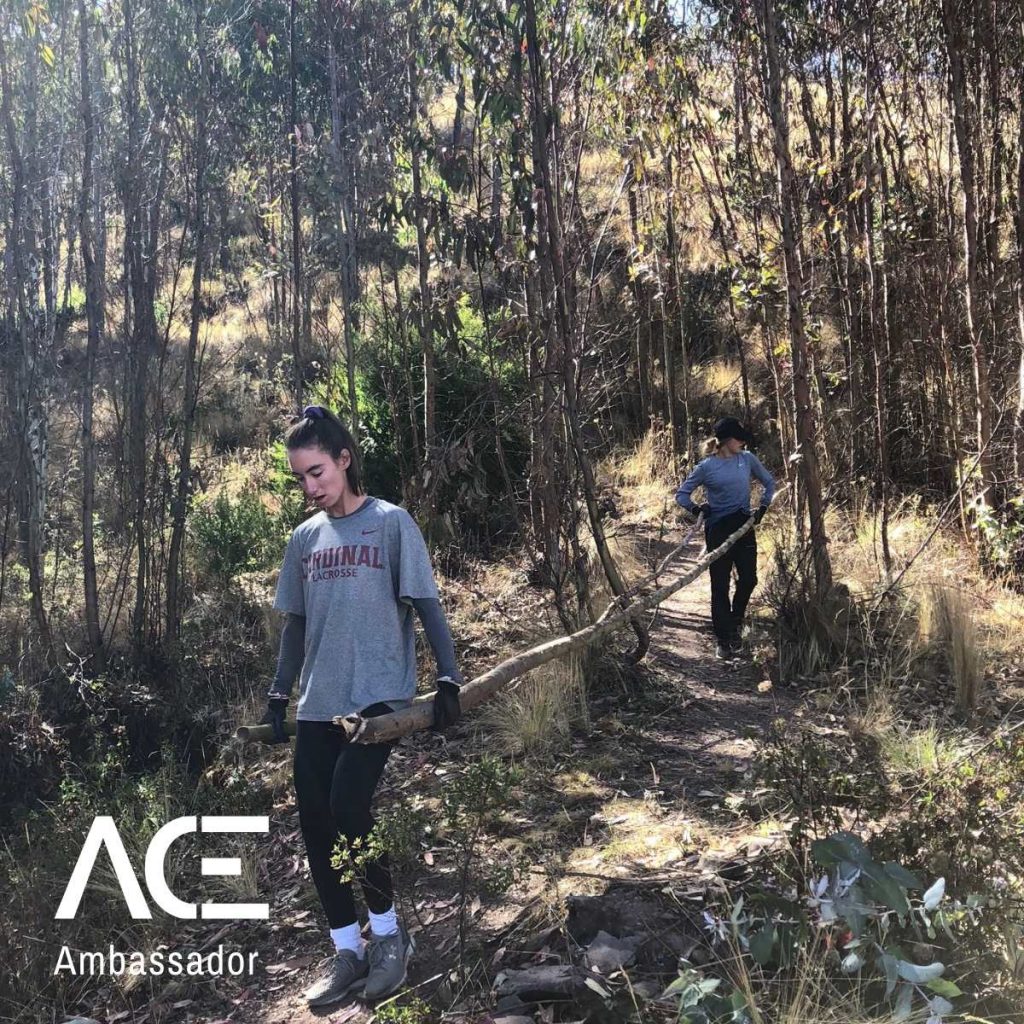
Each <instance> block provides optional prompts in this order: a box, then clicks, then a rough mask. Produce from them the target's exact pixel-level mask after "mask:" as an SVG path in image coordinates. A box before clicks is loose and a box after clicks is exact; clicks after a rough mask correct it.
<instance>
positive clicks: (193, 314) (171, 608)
mask: <svg viewBox="0 0 1024 1024" xmlns="http://www.w3.org/2000/svg"><path fill="white" fill-rule="evenodd" d="M202 10H203V7H202V4H196V7H195V30H196V47H197V56H198V73H199V81H198V83H197V96H196V122H195V161H196V180H195V211H194V216H195V220H194V224H195V227H194V229H193V237H194V239H195V254H194V256H193V261H194V262H193V264H192V305H191V309H190V310H189V330H188V348H187V350H186V352H185V393H184V395H183V396H182V409H181V447H180V448H179V450H178V480H177V486H176V488H175V494H174V500H173V505H172V512H171V540H170V545H169V547H168V553H167V575H166V584H165V586H166V591H167V593H166V598H165V608H166V620H165V626H164V637H165V639H166V642H167V643H168V644H169V645H170V647H171V648H172V649H174V648H176V647H177V639H178V631H179V626H180V622H179V619H180V608H179V605H180V593H181V579H180V576H181V562H182V549H183V546H184V542H185V517H186V513H187V511H188V496H189V491H190V490H191V477H192V432H193V428H194V424H195V415H196V353H197V351H198V348H199V325H200V322H201V320H202V293H203V268H204V267H205V266H206V238H207V223H206V220H207V218H206V206H207V200H206V172H207V163H208V161H209V138H208V126H209V81H208V60H209V58H208V54H207V51H206V28H205V25H204V24H203V17H202Z"/></svg>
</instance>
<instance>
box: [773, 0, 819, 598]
mask: <svg viewBox="0 0 1024 1024" xmlns="http://www.w3.org/2000/svg"><path fill="white" fill-rule="evenodd" d="M758 13H759V14H760V16H761V18H762V25H763V28H764V47H765V58H766V63H767V70H768V82H767V86H768V89H767V93H768V107H769V111H770V114H771V120H772V130H773V143H774V148H775V161H776V165H777V168H778V177H779V200H780V215H781V220H782V250H783V258H784V262H785V267H786V295H787V300H788V301H787V309H788V313H789V335H790V343H791V345H792V350H793V420H794V425H795V428H796V438H797V444H798V445H799V449H800V477H801V480H802V482H803V485H804V492H805V495H806V498H807V510H808V514H809V517H810V534H811V547H812V557H813V559H814V574H815V581H816V584H817V590H818V593H819V594H824V593H826V592H827V591H829V590H830V589H831V587H832V563H831V560H830V558H829V551H828V537H827V536H826V533H825V508H824V501H823V497H822V487H821V475H820V471H819V468H818V450H817V427H816V425H815V422H814V407H813V405H812V400H811V390H810V381H809V379H808V369H809V352H808V342H807V333H806V329H805V326H804V312H803V298H802V292H803V282H802V279H801V276H802V275H801V269H800V254H799V250H798V242H797V235H796V218H795V216H794V206H795V204H796V201H797V197H796V194H795V190H796V185H795V181H794V172H793V162H792V156H791V154H790V149H789V124H788V122H787V120H786V113H785V109H784V107H783V100H782V71H781V67H780V62H779V49H778V27H777V23H776V15H775V4H774V0H760V3H759V8H758Z"/></svg>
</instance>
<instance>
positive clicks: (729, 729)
mask: <svg viewBox="0 0 1024 1024" xmlns="http://www.w3.org/2000/svg"><path fill="white" fill-rule="evenodd" d="M660 546H662V545H659V544H658V543H657V542H655V541H653V540H652V541H651V543H650V547H651V551H650V556H651V560H652V562H653V561H654V559H655V555H656V554H657V553H658V552H657V551H656V550H655V549H656V548H659V547H660ZM699 550H700V545H699V543H697V542H694V544H693V545H692V547H691V550H690V551H689V552H688V553H687V554H688V555H689V556H690V557H696V556H697V555H698V553H699ZM666 551H667V548H666ZM663 553H664V552H662V554H663ZM682 571H683V569H682V568H680V567H674V568H671V569H670V570H669V571H668V572H667V573H666V580H665V581H667V578H671V577H672V576H673V575H674V574H675V573H681V572H682ZM756 600H757V597H756V594H755V598H754V601H755V603H756ZM709 604H710V586H709V580H708V577H707V575H706V574H705V575H704V576H703V577H701V578H700V579H699V580H697V581H696V582H694V583H693V584H691V585H690V586H688V587H686V588H684V589H683V590H681V591H680V592H678V593H676V594H675V595H673V597H672V598H670V599H669V600H668V601H666V602H664V603H663V604H662V605H661V607H660V609H659V610H658V612H657V614H656V616H655V618H654V620H653V623H652V629H651V639H652V644H651V650H650V653H649V654H648V658H647V669H648V672H649V678H650V681H651V682H650V686H645V687H644V689H643V691H642V692H640V693H636V692H634V693H630V694H622V693H616V694H609V695H606V696H605V697H602V698H598V699H597V700H596V701H595V702H594V708H593V711H592V727H591V731H590V733H589V735H587V736H586V737H585V738H583V739H581V740H577V741H575V742H574V743H573V744H572V747H573V749H572V750H571V751H567V752H566V754H565V756H564V757H563V758H560V759H558V762H557V763H556V764H555V765H554V766H553V767H552V768H551V770H550V771H549V772H548V773H547V775H546V777H542V778H541V779H539V780H533V783H532V784H531V787H530V791H529V792H528V793H526V794H525V795H524V797H523V805H522V806H521V807H518V808H516V809H515V812H516V813H515V814H514V815H513V817H515V818H516V819H517V821H518V822H519V825H518V826H516V827H513V828H512V830H511V831H512V833H513V834H515V835H517V837H518V838H519V839H521V840H522V841H523V842H524V843H525V844H526V846H527V848H528V849H529V850H530V851H531V852H532V853H533V854H535V855H536V854H541V853H543V859H544V861H545V869H544V870H545V871H546V875H544V877H537V876H536V875H535V876H533V879H532V885H527V886H526V887H524V888H522V891H519V892H517V893H516V894H515V895H514V896H513V897H509V898H506V899H504V900H495V901H491V902H490V903H488V902H487V900H486V899H485V900H484V902H483V904H482V905H481V906H480V909H479V911H478V913H477V915H476V921H475V926H474V927H475V932H476V937H477V940H478V941H482V942H483V948H484V951H485V957H484V960H483V961H482V962H483V963H485V964H487V965H488V967H489V969H490V971H491V972H492V973H495V972H497V971H498V970H501V969H504V968H506V967H513V968H514V967H517V966H523V965H524V964H528V963H534V962H537V946H536V939H535V937H533V938H531V936H530V935H529V931H530V929H531V927H532V928H533V929H534V931H536V923H537V922H536V915H535V913H534V914H533V916H531V911H534V912H535V911H536V906H537V904H538V902H539V901H546V902H547V904H548V905H549V906H555V907H557V906H558V905H562V906H564V905H565V904H566V903H567V902H568V903H571V902H572V901H573V899H574V898H577V897H579V896H580V895H582V896H583V897H584V898H586V899H594V898H595V897H596V898H597V899H599V900H600V899H606V900H608V901H609V902H608V904H607V906H606V907H603V909H602V906H603V905H601V904H597V905H596V906H597V907H598V909H597V911H595V910H594V905H588V906H589V908H590V909H589V910H588V911H587V913H588V914H590V915H591V916H593V913H595V912H596V913H597V915H598V919H600V917H601V914H603V913H611V914H613V915H614V914H616V913H618V912H619V911H620V910H622V908H627V910H628V909H629V908H630V906H632V902H635V899H634V897H635V895H636V894H639V893H643V892H645V891H651V892H653V891H656V890H654V889H648V887H649V886H650V883H652V882H659V883H662V884H663V883H664V882H665V880H666V879H669V880H671V883H672V885H678V886H681V887H684V888H685V887H686V886H687V885H691V886H700V885H706V884H707V883H708V881H709V879H710V878H711V877H712V876H713V875H714V874H715V872H716V871H717V870H719V869H720V868H721V867H722V866H723V865H725V864H730V863H731V864H735V863H736V861H737V859H738V860H739V861H741V862H742V861H743V860H744V858H745V857H747V856H753V855H754V854H756V852H757V851H758V850H760V849H761V848H763V846H764V845H766V844H770V842H771V841H772V838H771V836H765V835H764V833H763V832H761V831H758V830H757V829H756V828H755V827H754V825H753V823H750V822H747V823H746V825H744V823H743V821H742V820H741V818H740V817H738V816H737V814H736V813H735V812H734V811H732V810H730V808H729V807H728V806H727V804H728V797H729V794H730V792H731V791H733V790H735V789H737V788H739V787H742V785H743V776H744V773H745V772H746V771H747V769H748V768H749V766H750V763H751V758H752V756H753V753H754V750H755V738H756V737H757V736H759V735H761V734H762V733H763V732H764V730H765V729H766V728H767V726H768V724H769V723H770V721H771V720H772V719H773V718H775V717H778V716H780V715H786V714H788V713H789V712H790V711H791V710H792V705H793V697H792V696H791V695H790V694H788V693H787V692H786V691H785V690H782V691H780V690H778V689H777V688H771V689H767V688H762V689H761V690H759V688H758V684H759V683H761V682H762V681H763V680H764V679H765V673H764V669H763V667H760V666H759V665H758V664H757V663H756V661H755V660H754V659H752V658H750V657H748V658H745V659H744V660H742V661H739V662H736V663H723V662H720V661H716V660H715V658H714V644H713V640H712V638H711V634H710V620H709V614H708V609H709ZM624 635H625V634H624ZM471 728H472V723H471V722H470V723H469V724H467V726H465V727H460V730H459V735H458V736H456V737H455V739H454V740H453V741H450V742H449V743H448V744H447V746H444V747H442V746H441V741H439V740H438V739H437V738H436V737H431V736H427V735H421V736H418V737H415V738H412V739H411V740H408V741H406V742H404V743H403V744H402V745H401V746H400V747H399V748H398V749H397V750H396V752H395V754H394V755H393V758H392V763H391V765H390V766H389V769H388V775H387V781H386V783H385V786H386V788H387V787H393V786H396V785H398V781H397V780H399V779H403V780H405V781H404V782H403V783H402V785H403V787H407V786H411V787H413V788H418V787H419V786H421V785H425V786H427V787H428V788H431V787H433V786H435V785H437V784H442V785H443V779H442V780H440V783H439V780H438V778H436V777H435V776H436V775H437V768H438V767H442V768H443V769H444V770H446V771H447V770H458V764H459V761H460V758H461V748H462V747H463V746H466V748H467V749H466V754H467V756H473V750H472V747H473V744H471V743H468V741H467V740H466V736H467V735H468V733H469V732H470V730H471ZM424 769H425V771H424ZM410 774H412V775H416V781H413V782H410V781H409V777H410ZM568 779H572V780H576V781H573V782H572V783H570V782H567V781H566V780H568ZM581 779H582V780H583V782H581V783H579V784H578V785H577V782H578V781H579V780H581ZM574 787H575V788H574ZM435 791H436V790H435ZM386 800H387V792H386V791H385V793H384V794H383V795H382V801H386ZM275 817H276V818H277V819H278V821H279V822H280V824H281V827H280V828H279V829H278V832H277V841H278V842H279V843H280V844H281V847H283V849H281V850H280V851H277V852H275V853H274V855H273V856H274V857H275V858H276V859H278V860H279V861H281V862H284V861H290V863H291V867H290V868H289V869H288V879H287V886H286V888H285V889H284V890H283V891H279V893H278V895H279V900H278V903H276V904H273V905H272V910H271V921H276V922H277V925H276V926H275V927H274V928H273V934H270V935H264V936H263V937H262V938H261V939H259V940H256V939H255V937H251V938H250V940H249V943H248V944H249V945H250V946H251V947H252V948H258V949H260V950H261V958H262V964H263V967H264V970H265V969H266V968H267V967H270V968H271V971H272V973H271V974H267V973H263V972H261V973H260V974H257V975H256V977H255V978H254V979H253V983H252V984H251V985H250V986H249V988H248V990H247V991H246V992H243V993H241V997H242V998H241V1000H240V1001H239V1002H236V1003H235V1005H234V1008H233V1009H232V1010H230V1011H229V1012H230V1019H231V1020H233V1021H241V1022H252V1024H255V1022H257V1021H258V1022H260V1024H274V1022H278V1021H280V1022H283V1021H300V1022H301V1021H311V1020H314V1019H317V1018H328V1019H330V1020H331V1021H338V1022H340V1021H353V1022H369V1021H371V1020H372V1019H373V1014H372V1012H371V1011H370V1010H369V1009H367V1008H366V1007H365V1006H362V1005H361V1004H359V1003H343V1004H339V1005H336V1006H334V1007H331V1008H329V1009H327V1010H323V1011H310V1010H308V1009H307V1008H306V1006H305V1004H304V1002H303V1000H302V992H303V990H304V989H305V987H306V986H307V985H308V984H309V983H310V982H311V980H312V977H313V976H314V974H315V971H316V970H317V967H318V964H319V961H320V959H321V958H322V956H323V955H324V954H325V953H326V952H327V950H326V949H325V942H324V934H323V929H322V928H321V927H318V926H317V923H318V921H319V917H320V914H319V910H318V909H317V908H316V904H315V898H314V897H313V896H312V885H311V884H310V883H309V881H308V877H306V873H305V871H304V870H297V869H298V865H300V864H301V863H302V849H301V837H300V836H299V834H298V828H297V826H298V822H297V817H296V816H295V811H294V803H293V798H291V797H289V801H288V805H287V806H286V807H284V808H281V807H279V808H278V809H277V811H276V814H275ZM538 870H539V869H538ZM445 875H446V872H445V870H444V864H443V857H442V855H439V856H438V858H437V862H436V863H434V864H433V866H427V865H426V864H424V865H423V874H422V877H421V878H419V879H418V880H417V881H416V883H415V888H414V890H413V892H412V893H411V894H410V895H411V897H412V898H413V899H415V900H416V901H417V903H418V905H420V906H423V905H424V904H426V905H427V906H436V907H444V906H446V904H445V901H444V899H443V898H442V899H439V897H445V896H447V897H448V898H450V899H454V897H455V894H454V892H453V891H452V889H451V886H450V877H448V878H446V877H444V876H445ZM447 875H448V876H450V875H451V872H450V870H449V871H448V872H447ZM552 879H554V881H552ZM637 898H639V899H640V900H641V903H642V901H643V900H645V899H646V900H648V903H647V904H646V905H642V906H640V907H639V909H636V908H634V910H636V913H639V914H640V915H641V916H644V915H646V916H647V917H650V916H651V915H652V914H653V915H654V916H658V915H659V914H662V911H664V910H665V908H664V907H662V908H660V909H659V908H654V909H652V906H653V905H652V904H650V902H649V901H650V897H646V896H639V897H637ZM300 908H301V909H300ZM666 913H670V914H672V913H674V914H675V915H676V916H677V917H678V916H679V914H680V910H679V908H678V905H677V906H676V907H675V909H674V910H672V911H666ZM427 916H428V919H429V917H434V918H435V919H436V923H434V924H432V925H431V926H430V927H428V928H426V929H422V930H419V931H418V932H417V935H416V938H417V940H418V946H419V952H418V953H417V956H416V958H415V960H414V963H413V965H412V967H411V969H410V985H412V986H416V987H417V989H418V994H420V995H422V996H423V997H424V998H429V996H430V994H431V992H432V991H433V989H434V988H435V987H436V985H437V984H438V979H439V977H441V978H443V976H444V974H445V972H446V970H447V969H448V968H450V966H451V961H452V955H453V953H452V946H453V940H454V928H453V921H452V915H450V914H448V915H447V918H446V915H445V913H444V912H442V910H437V911H435V912H433V913H432V914H428V915H427ZM669 919H670V918H665V917H664V915H662V916H661V917H659V921H660V922H661V924H660V927H662V928H663V929H664V927H665V924H664V922H665V920H669ZM599 923H600V921H599V920H598V924H599ZM598 924H595V925H594V927H595V928H596V927H598ZM687 930H688V931H689V934H690V936H691V941H690V946H689V948H692V946H693V942H694V941H696V940H695V939H694V938H693V936H694V935H697V936H699V933H700V919H699V914H694V915H690V920H689V921H688V922H683V923H682V924H681V925H680V926H679V934H675V935H669V936H668V938H669V939H672V940H674V941H668V942H666V936H665V935H662V936H660V937H659V943H660V953H657V954H655V955H654V956H653V959H652V957H648V961H647V967H648V968H649V975H648V976H649V977H650V979H651V981H650V985H651V986H652V988H656V987H657V985H658V984H661V983H662V982H663V974H662V973H661V972H662V971H664V970H666V969H667V968H666V965H669V966H670V967H671V966H672V965H674V963H675V959H676V957H678V955H680V953H681V952H682V953H685V943H684V940H683V937H682V935H683V933H685V932H686V931H687ZM548 931H551V929H550V928H549V929H548ZM541 932H542V941H544V937H543V929H541ZM577 938H578V937H577ZM546 941H547V945H543V946H542V948H541V953H540V955H541V960H542V961H543V958H544V957H545V956H546V957H547V958H548V959H549V960H550V958H552V957H555V958H558V959H561V960H562V961H565V960H566V959H569V958H570V957H571V956H573V955H574V954H573V953H572V949H575V946H574V943H573V940H572V938H570V937H567V935H561V937H559V934H558V932H557V930H556V931H555V932H554V933H552V936H551V937H549V938H548V939H547V940H546ZM531 943H532V945H533V948H531ZM524 947H525V948H524ZM507 950H517V951H519V952H522V956H521V957H520V958H519V959H518V960H517V959H516V958H515V956H514V954H513V953H509V952H507ZM495 951H497V958H495V955H494V954H495ZM659 956H660V959H659ZM268 957H269V958H270V959H267V958H268ZM641 966H643V965H641ZM224 1016H225V1017H227V1016H228V1014H227V1013H225V1014H224ZM467 1019H469V1018H467ZM485 1019H486V1018H485ZM544 1019H550V1018H544ZM555 1019H559V1018H557V1017H556V1018H555ZM651 1019H652V1020H653V1019H655V1018H653V1017H652V1018H651Z"/></svg>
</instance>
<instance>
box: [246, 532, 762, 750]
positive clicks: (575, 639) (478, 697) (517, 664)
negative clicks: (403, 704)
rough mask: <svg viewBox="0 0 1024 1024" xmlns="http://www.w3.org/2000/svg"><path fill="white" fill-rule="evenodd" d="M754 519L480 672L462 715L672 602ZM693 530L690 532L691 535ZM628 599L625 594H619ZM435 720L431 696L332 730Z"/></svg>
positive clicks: (265, 731)
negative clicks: (594, 616) (658, 583)
mask: <svg viewBox="0 0 1024 1024" xmlns="http://www.w3.org/2000/svg"><path fill="white" fill-rule="evenodd" d="M753 524H754V519H753V516H751V518H750V519H748V520H747V521H746V522H745V523H744V524H743V525H742V526H741V527H740V528H739V529H738V530H736V531H735V532H733V533H731V534H729V536H728V537H726V539H725V540H724V541H723V542H722V543H721V544H720V545H719V546H718V547H717V548H715V549H714V550H713V551H709V552H707V553H706V554H705V555H703V556H702V557H701V558H700V559H699V560H698V561H697V562H696V563H695V564H694V565H693V568H691V569H690V570H689V571H688V572H687V573H685V574H684V575H683V576H681V577H680V578H679V579H677V580H675V581H673V582H672V583H669V584H668V585H667V586H664V587H660V588H659V589H657V590H655V591H652V592H651V593H650V594H647V595H646V596H644V597H641V598H638V599H637V600H635V601H631V602H630V603H629V604H626V605H622V603H621V602H622V599H621V598H619V599H616V600H615V601H613V602H612V603H611V604H610V605H608V607H607V608H606V609H605V611H604V613H603V614H602V615H601V617H600V618H599V619H598V620H597V622H595V623H594V624H593V625H590V626H587V627H585V628H584V629H581V630H578V631H577V632H575V633H572V634H570V635H569V636H560V637H556V638H555V639H554V640H546V641H545V642H544V643H542V644H538V645H537V646H536V647H531V648H530V649H529V650H527V651H523V652H521V653H520V654H514V655H513V656H512V657H511V658H507V659H506V660H505V661H503V662H501V663H500V664H498V665H495V667H494V668H492V669H490V670H488V671H487V672H484V673H483V674H482V675H479V676H477V677H476V679H472V680H470V681H469V682H468V683H466V684H465V685H464V686H463V687H462V691H461V693H460V696H459V702H460V704H461V706H462V710H463V711H469V710H470V709H471V708H475V707H476V706H477V705H478V704H482V703H483V702H484V701H485V700H489V699H490V698H491V697H493V696H494V695H495V694H496V693H498V691H499V690H502V689H503V688H504V687H505V686H507V685H508V684H509V683H510V682H512V680H513V679H518V678H519V677H520V676H522V675H525V674H526V673H527V672H530V671H532V670H533V669H535V668H538V667H539V666H540V665H543V664H545V663H547V662H549V661H554V659H555V658H560V657H562V656H564V655H566V654H571V653H572V652H574V651H578V650H581V649H583V648H584V647H586V646H587V644H589V643H591V642H592V641H594V640H596V639H597V638H598V637H601V636H603V635H604V634H605V633H610V632H612V631H613V630H616V629H619V628H621V627H622V626H625V625H627V624H628V623H629V622H630V621H631V620H632V619H634V618H636V616H637V615H638V614H639V613H640V612H642V611H646V610H647V609H650V608H654V607H655V606H656V605H659V604H661V602H662V601H664V600H666V599H667V598H669V597H671V596H672V595H673V594H674V593H676V592H677V591H679V590H682V589H683V587H685V586H687V585H688V584H690V583H692V582H693V581H694V580H695V579H697V578H698V577H699V576H700V575H701V574H702V573H704V571H705V570H706V569H707V568H708V566H709V565H711V563H712V562H714V561H715V560H716V559H717V558H720V557H721V556H722V555H724V554H725V553H726V552H727V551H728V550H729V549H730V548H731V547H732V546H733V545H734V544H735V543H736V542H737V541H738V540H739V539H740V537H742V536H743V535H744V534H746V533H748V532H749V531H750V529H751V528H752V527H753ZM695 529H696V527H694V530H695ZM694 530H691V531H690V533H689V534H688V535H687V537H686V538H685V539H684V540H683V542H682V543H681V544H680V545H679V546H678V547H677V548H676V549H675V551H674V552H673V553H672V554H673V555H675V554H677V553H678V552H679V551H681V550H682V549H683V547H685V546H686V544H687V543H688V541H689V539H690V537H691V536H692V535H693V532H694ZM671 558H672V555H670V556H669V557H668V558H666V559H665V560H664V561H663V562H662V563H661V565H660V566H659V567H658V570H657V572H655V573H654V575H653V576H650V577H648V578H647V579H646V580H644V581H643V582H642V583H640V584H638V585H637V586H636V587H634V588H632V590H633V591H634V592H635V591H636V590H637V589H639V587H642V586H644V585H645V584H647V583H649V582H651V581H652V580H654V579H657V577H658V576H659V575H660V574H661V573H662V572H663V571H664V569H665V567H666V566H667V564H668V562H669V561H670V560H671ZM622 597H623V598H628V597H629V593H628V592H627V593H626V594H623V595H622ZM619 608H621V611H618V614H613V613H614V612H615V611H616V609H619ZM433 721H434V697H433V694H429V695H424V696H422V697H419V698H417V699H416V701H415V702H414V703H413V704H412V706H411V707H408V708H403V709H402V710H401V711H395V712H393V713H392V714H390V715H380V716H378V717H376V718H363V717H362V716H361V715H347V716H338V717H337V718H335V719H334V724H335V725H340V726H341V727H342V728H343V729H344V730H345V732H346V733H347V735H348V740H349V742H350V743H384V742H386V741H388V740H396V739H399V738H401V737H402V736H408V735H409V734H410V733H413V732H419V731H420V730H422V729H429V728H430V727H431V725H432V724H433ZM285 732H286V733H287V734H288V735H289V736H294V735H295V724H294V723H293V722H287V723H285ZM272 738H273V732H272V729H271V727H270V726H269V725H243V726H239V728H238V729H236V730H235V739H236V740H239V741H240V742H242V743H247V742H251V741H254V740H258V741H261V742H264V743H267V742H269V741H270V740H271V739H272Z"/></svg>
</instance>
